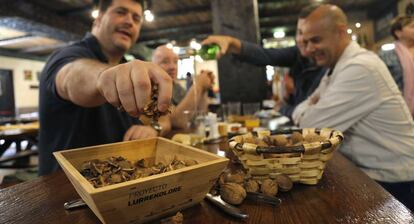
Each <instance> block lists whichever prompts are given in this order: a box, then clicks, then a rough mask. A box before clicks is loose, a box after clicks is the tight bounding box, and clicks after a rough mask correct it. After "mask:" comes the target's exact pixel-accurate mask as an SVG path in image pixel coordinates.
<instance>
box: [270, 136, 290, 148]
mask: <svg viewBox="0 0 414 224" xmlns="http://www.w3.org/2000/svg"><path fill="white" fill-rule="evenodd" d="M272 138H273V142H274V145H276V146H285V145H286V144H287V143H288V139H287V138H286V136H284V135H273V136H272Z"/></svg>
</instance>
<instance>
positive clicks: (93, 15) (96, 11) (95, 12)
mask: <svg viewBox="0 0 414 224" xmlns="http://www.w3.org/2000/svg"><path fill="white" fill-rule="evenodd" d="M98 15H99V10H98V9H94V10H92V13H91V16H92V18H94V19H96V18H98Z"/></svg>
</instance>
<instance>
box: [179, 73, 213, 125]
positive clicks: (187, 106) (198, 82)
mask: <svg viewBox="0 0 414 224" xmlns="http://www.w3.org/2000/svg"><path fill="white" fill-rule="evenodd" d="M213 80H214V76H213V74H212V73H211V72H210V71H202V72H201V74H200V75H198V76H197V77H196V79H195V82H194V84H193V85H192V86H191V88H190V90H189V91H188V92H187V94H186V95H185V97H184V99H183V100H182V101H181V102H180V103H179V104H178V105H177V107H176V108H175V109H174V110H173V112H172V113H171V123H172V126H173V127H175V128H181V129H184V128H186V127H187V124H188V122H189V121H190V119H191V118H192V117H193V116H194V115H195V114H196V112H207V109H208V95H207V90H208V89H209V88H211V87H212V86H213ZM184 111H188V114H184Z"/></svg>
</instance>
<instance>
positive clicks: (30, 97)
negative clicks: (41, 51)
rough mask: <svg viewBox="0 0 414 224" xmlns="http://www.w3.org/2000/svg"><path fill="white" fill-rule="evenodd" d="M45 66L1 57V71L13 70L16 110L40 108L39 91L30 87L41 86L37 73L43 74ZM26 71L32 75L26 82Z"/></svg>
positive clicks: (39, 63) (40, 63)
mask: <svg viewBox="0 0 414 224" xmlns="http://www.w3.org/2000/svg"><path fill="white" fill-rule="evenodd" d="M44 65H45V62H42V61H36V60H28V59H20V58H12V57H4V56H0V69H8V70H13V82H14V99H15V104H16V108H22V107H38V105H39V99H38V98H39V89H31V88H30V85H36V86H38V85H39V81H38V79H37V72H41V71H42V69H43V66H44ZM24 71H29V72H31V73H32V75H31V79H28V80H25V74H24ZM26 78H27V77H26Z"/></svg>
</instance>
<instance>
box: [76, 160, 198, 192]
mask: <svg viewBox="0 0 414 224" xmlns="http://www.w3.org/2000/svg"><path fill="white" fill-rule="evenodd" d="M196 164H198V162H197V161H195V160H178V159H177V158H176V157H174V159H173V160H172V161H171V162H170V163H169V164H167V165H165V164H163V163H158V164H155V165H152V166H151V162H150V161H149V160H148V159H140V160H138V161H137V162H135V163H134V164H133V163H131V162H130V161H128V160H126V159H125V158H123V157H122V156H112V157H110V158H108V159H106V160H103V161H102V160H99V159H95V160H89V161H86V162H84V163H83V164H82V168H81V171H80V173H81V174H82V175H83V176H84V177H85V178H86V179H87V180H88V181H89V182H90V183H91V184H92V185H93V186H94V187H95V188H98V187H103V186H107V185H111V184H116V183H121V182H125V181H129V180H135V179H138V178H143V177H147V176H151V175H156V174H160V173H165V172H168V171H171V170H177V169H180V168H183V167H187V166H192V165H196Z"/></svg>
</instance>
